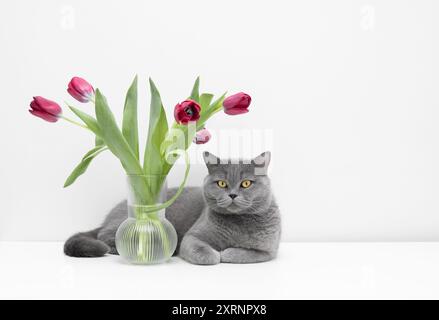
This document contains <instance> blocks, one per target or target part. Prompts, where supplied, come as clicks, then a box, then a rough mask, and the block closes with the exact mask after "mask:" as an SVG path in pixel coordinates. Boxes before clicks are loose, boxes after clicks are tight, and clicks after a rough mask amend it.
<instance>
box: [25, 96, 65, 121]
mask: <svg viewBox="0 0 439 320" xmlns="http://www.w3.org/2000/svg"><path fill="white" fill-rule="evenodd" d="M30 108H31V109H30V110H29V112H30V113H31V114H33V115H34V116H36V117H39V118H41V119H44V120H46V121H49V122H57V121H58V119H59V117H60V116H61V113H62V109H61V107H60V106H59V105H58V104H57V103H56V102H54V101H51V100H48V99H45V98H43V97H39V96H38V97H34V99H33V100H32V102H31V103H30Z"/></svg>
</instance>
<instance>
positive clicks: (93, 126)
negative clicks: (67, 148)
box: [68, 105, 101, 136]
mask: <svg viewBox="0 0 439 320" xmlns="http://www.w3.org/2000/svg"><path fill="white" fill-rule="evenodd" d="M68 107H69V108H70V110H72V112H73V113H74V114H76V115H77V116H78V118H79V119H81V120H82V121H83V122H84V123H85V125H86V126H87V127H88V128H89V129H90V130H91V131H92V132H93V133H94V134H95V135H97V136H100V134H101V131H100V128H99V124H98V122H97V121H96V119H95V118H93V117H92V116H90V115H88V114H87V113H85V112H83V111H81V110H79V109H76V108H75V107H73V106H70V105H68Z"/></svg>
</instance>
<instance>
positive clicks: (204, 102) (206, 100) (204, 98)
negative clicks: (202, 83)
mask: <svg viewBox="0 0 439 320" xmlns="http://www.w3.org/2000/svg"><path fill="white" fill-rule="evenodd" d="M212 99H213V94H210V93H203V94H202V95H201V96H200V106H201V113H203V112H206V111H207V110H208V109H209V106H210V103H211V102H212Z"/></svg>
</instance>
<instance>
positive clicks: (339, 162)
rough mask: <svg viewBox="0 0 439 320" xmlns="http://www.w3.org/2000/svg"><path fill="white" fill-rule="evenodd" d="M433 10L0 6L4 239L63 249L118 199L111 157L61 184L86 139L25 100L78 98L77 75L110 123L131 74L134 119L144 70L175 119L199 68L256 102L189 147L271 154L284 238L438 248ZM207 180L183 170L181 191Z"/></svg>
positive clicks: (206, 83)
mask: <svg viewBox="0 0 439 320" xmlns="http://www.w3.org/2000/svg"><path fill="white" fill-rule="evenodd" d="M438 9H439V3H438V2H437V1H433V0H431V1H426V0H421V1H414V0H412V1H400V0H398V1H397V0H392V1H390V0H385V1H359V0H355V1H348V0H346V1H323V0H322V1H314V0H312V1H310V0H307V1H305V0H303V1H274V0H271V1H255V0H251V1H243V0H241V1H230V0H223V1H202V0H185V1H120V0H119V1H108V0H106V1H103V0H102V1H85V0H75V1H55V0H53V1H23V0H19V1H16V0H14V1H12V0H9V1H2V2H1V3H0V94H1V111H2V112H1V116H2V122H1V125H0V150H1V151H0V152H1V160H0V199H1V204H0V205H1V210H0V240H63V239H65V238H66V237H68V236H69V235H70V234H71V233H73V232H76V231H79V230H86V229H89V228H93V227H95V226H96V225H97V224H98V223H100V221H101V220H102V219H103V217H104V215H105V214H106V212H107V211H108V210H109V209H110V208H111V207H112V206H113V205H114V204H116V203H117V202H118V201H120V200H121V199H122V198H124V196H125V184H124V175H123V172H122V170H121V167H120V164H119V163H118V161H117V160H116V159H115V158H114V157H113V156H112V155H111V154H110V153H105V154H102V155H101V156H99V158H97V159H95V161H94V163H92V165H91V166H90V168H89V170H88V172H87V173H86V174H85V175H84V176H82V177H81V178H80V179H79V180H78V181H77V183H75V184H74V185H73V186H72V187H70V188H68V189H63V188H62V185H63V182H64V179H65V178H66V177H67V175H68V174H69V172H70V170H71V169H72V168H73V167H74V166H75V165H76V164H77V162H78V161H79V160H80V158H81V157H82V155H83V154H84V153H85V152H86V151H87V150H88V149H89V148H90V147H91V145H92V138H91V137H90V135H89V134H88V133H87V132H85V131H82V130H80V129H79V128H76V127H73V126H71V125H70V124H68V123H63V122H61V121H60V122H58V123H56V124H49V123H46V122H43V121H42V120H40V119H36V118H34V117H31V116H30V115H29V113H28V111H27V109H28V104H29V102H30V100H31V98H32V96H33V95H42V96H45V97H47V98H51V99H54V100H57V101H59V102H60V103H62V102H63V101H64V100H68V101H70V102H73V99H71V98H70V97H69V96H68V94H67V93H66V91H65V89H66V86H67V83H68V81H69V80H70V78H71V77H72V76H75V75H78V76H82V77H84V78H86V79H88V80H89V81H90V82H91V83H93V85H94V86H96V87H99V88H100V89H101V90H102V91H103V93H104V94H105V95H106V96H107V98H108V100H109V102H110V105H111V106H112V109H113V110H114V112H115V113H116V114H117V116H118V118H119V119H120V114H121V111H122V108H123V101H124V95H125V91H126V89H127V88H128V86H129V84H130V82H131V80H132V78H133V77H134V75H135V74H136V73H137V74H139V77H140V106H141V109H142V113H141V116H140V119H147V106H148V104H149V101H148V100H149V95H148V92H147V87H146V84H147V80H146V79H147V77H148V76H151V77H152V78H153V79H154V80H155V82H156V84H157V86H158V87H159V89H160V91H161V93H162V97H163V100H164V103H165V106H166V109H167V111H168V115H169V116H170V117H171V115H172V110H173V106H174V105H175V104H176V103H177V102H178V101H181V100H183V99H184V98H185V97H186V96H187V95H188V93H189V91H190V88H191V86H192V82H193V80H194V79H195V77H196V76H197V75H200V76H201V78H202V84H201V85H202V89H203V90H205V91H209V92H213V93H216V94H221V93H222V92H223V91H225V90H228V91H229V92H230V93H234V92H237V91H245V92H248V93H249V94H250V95H251V96H252V97H253V103H252V105H251V111H250V112H249V113H248V114H246V115H243V116H237V117H228V116H226V115H218V116H217V117H215V119H213V120H212V121H210V122H209V128H210V129H211V130H212V131H213V132H215V133H218V134H216V135H214V137H213V139H212V141H211V142H210V143H209V144H207V145H204V146H202V147H201V148H199V149H198V150H196V151H197V152H198V154H199V152H201V151H203V150H210V151H212V152H219V153H220V154H221V155H229V154H231V155H236V154H234V151H233V150H234V147H233V146H232V144H233V143H231V145H230V148H227V145H226V147H224V146H223V147H222V149H221V148H219V147H218V146H219V136H220V131H221V130H220V129H223V131H222V132H224V130H225V129H228V131H225V132H226V133H230V132H231V131H230V130H235V131H236V134H237V136H238V137H239V136H241V135H242V134H243V132H244V135H245V134H247V133H248V132H252V131H251V130H255V136H254V137H253V144H252V147H251V148H250V149H246V150H247V151H246V152H248V153H253V154H255V155H256V154H257V153H259V152H262V151H265V149H271V150H272V152H273V163H272V167H271V176H272V180H273V186H274V190H275V193H276V195H277V198H278V201H279V204H280V207H281V210H282V214H283V240H285V241H334V240H339V241H352V240H353V241H355V240H359V241H387V240H389V241H390V240H393V241H402V240H405V241H417V240H419V241H420V240H439V201H438V197H437V194H438V192H439V170H438V161H439V146H438V142H437V140H438V139H437V138H438V134H439V126H438V125H437V123H438V120H439V109H438V105H439V95H438V90H437V86H438V84H439V77H438V74H439V72H438V71H439V70H438V63H437V59H438V58H437V57H438V54H439V52H438V44H439V37H438V31H439V29H438V27H439V25H438V24H439V22H438V21H437V15H438ZM76 105H77V106H79V103H77V104H76ZM80 107H81V108H82V109H83V110H85V111H90V112H92V110H91V108H92V107H91V105H81V106H80ZM87 109H90V110H87ZM67 113H68V112H67V110H66V114H67ZM146 125H147V124H146V120H144V121H142V124H141V129H143V131H142V132H143V135H144V134H145V129H146ZM239 130H244V131H239ZM245 130H247V131H245ZM235 131H232V132H235ZM267 137H268V138H267ZM225 140H226V139H225ZM237 140H239V139H237ZM227 141H228V140H227ZM235 142H236V141H235ZM220 149H221V150H220ZM182 171H183V166H176V168H175V170H174V171H173V173H172V176H171V177H170V179H169V185H171V186H172V185H176V184H177V183H178V182H179V180H180V179H181V175H182ZM205 174H206V170H205V168H204V166H203V165H202V164H194V165H193V166H192V170H191V177H190V184H193V185H199V184H200V183H201V181H202V178H203V176H204V175H205Z"/></svg>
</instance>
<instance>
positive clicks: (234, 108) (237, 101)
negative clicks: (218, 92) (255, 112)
mask: <svg viewBox="0 0 439 320" xmlns="http://www.w3.org/2000/svg"><path fill="white" fill-rule="evenodd" d="M251 101H252V98H251V97H250V96H249V95H248V94H246V93H244V92H240V93H236V94H234V95H231V96H230V97H228V98H226V99H225V100H224V102H223V107H224V112H225V113H227V114H229V115H232V116H234V115H237V114H242V113H247V112H248V107H249V106H250V103H251Z"/></svg>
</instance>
